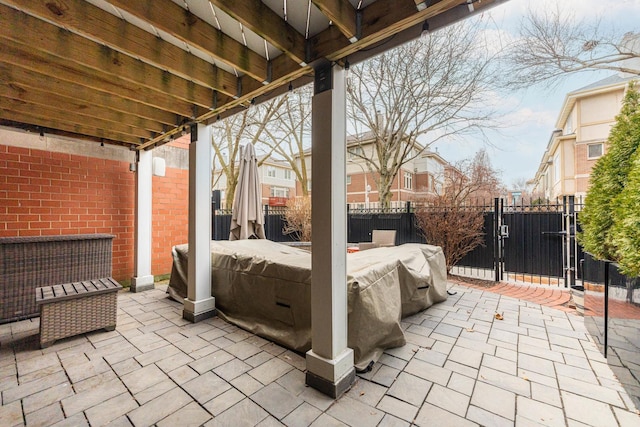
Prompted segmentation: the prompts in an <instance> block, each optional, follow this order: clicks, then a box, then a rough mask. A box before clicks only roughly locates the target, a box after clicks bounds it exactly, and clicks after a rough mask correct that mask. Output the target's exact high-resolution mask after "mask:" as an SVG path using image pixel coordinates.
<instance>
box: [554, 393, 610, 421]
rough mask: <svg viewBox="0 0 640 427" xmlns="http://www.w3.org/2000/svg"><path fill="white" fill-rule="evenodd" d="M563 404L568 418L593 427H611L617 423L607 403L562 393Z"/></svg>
mask: <svg viewBox="0 0 640 427" xmlns="http://www.w3.org/2000/svg"><path fill="white" fill-rule="evenodd" d="M561 394H562V402H563V403H564V412H565V414H566V416H567V418H571V419H573V420H576V421H579V422H582V423H585V424H587V425H589V426H593V427H610V426H615V425H617V421H616V419H615V417H614V416H613V412H611V408H610V407H609V405H607V404H606V403H603V402H600V401H597V400H593V399H587V398H586V397H582V396H578V395H576V394H573V393H568V392H566V391H562V392H561Z"/></svg>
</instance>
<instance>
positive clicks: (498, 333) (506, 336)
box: [489, 328, 518, 345]
mask: <svg viewBox="0 0 640 427" xmlns="http://www.w3.org/2000/svg"><path fill="white" fill-rule="evenodd" d="M489 337H490V338H492V339H494V340H497V341H502V342H505V343H508V344H516V345H517V344H518V334H516V333H514V332H509V331H503V330H500V329H496V328H492V329H491V333H489Z"/></svg>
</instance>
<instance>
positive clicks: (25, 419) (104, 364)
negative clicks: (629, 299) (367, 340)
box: [0, 284, 640, 427]
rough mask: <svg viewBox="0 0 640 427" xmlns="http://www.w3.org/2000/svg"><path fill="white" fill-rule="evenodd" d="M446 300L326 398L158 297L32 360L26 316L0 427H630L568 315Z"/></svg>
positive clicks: (10, 356)
mask: <svg viewBox="0 0 640 427" xmlns="http://www.w3.org/2000/svg"><path fill="white" fill-rule="evenodd" d="M451 290H452V291H454V292H456V294H455V295H452V296H450V297H449V299H448V300H447V301H446V302H444V303H441V304H437V305H435V306H433V307H431V308H429V309H427V310H426V311H424V312H422V313H419V314H418V315H415V316H412V317H410V318H406V319H404V322H403V325H404V327H405V329H406V338H407V341H408V343H407V345H405V346H403V347H400V348H396V349H390V350H387V351H386V352H385V354H384V355H383V357H382V358H381V359H380V361H379V362H378V363H376V364H375V365H374V367H373V369H372V370H371V371H370V372H368V373H365V374H359V375H358V377H357V380H356V383H355V384H354V385H353V387H352V388H351V390H349V392H347V393H346V394H345V395H344V396H343V397H342V398H341V399H339V400H337V401H334V400H332V399H330V398H328V397H326V396H324V395H322V394H320V393H318V392H317V391H315V390H314V389H312V388H309V387H306V386H305V384H304V368H305V361H304V358H303V357H302V356H300V355H298V354H296V353H293V352H291V351H288V350H286V349H284V348H282V347H280V346H278V345H276V344H273V343H270V342H269V341H267V340H265V339H262V338H260V337H257V336H254V335H252V334H249V333H247V332H245V331H243V330H241V329H238V328H237V327H235V326H233V325H230V324H228V323H225V322H224V321H222V320H221V319H218V318H214V319H209V320H206V321H204V322H201V323H197V324H191V323H188V322H186V321H185V320H183V319H182V307H181V305H180V304H178V303H176V302H174V301H172V300H170V299H168V298H167V295H166V294H165V292H164V291H165V287H163V286H160V287H158V288H157V289H155V290H153V291H148V292H144V293H140V294H132V293H129V292H122V293H121V294H120V295H119V306H118V327H117V329H116V330H115V331H112V332H94V333H90V334H87V335H83V336H79V337H76V338H71V339H66V340H62V341H60V342H58V343H56V344H55V345H53V346H52V347H50V348H47V349H45V350H40V349H39V348H38V346H37V330H38V320H37V319H33V320H27V321H22V322H16V323H11V324H6V325H0V392H1V395H2V406H0V426H14V425H25V424H26V425H28V426H45V425H58V426H83V425H91V426H99V425H107V424H109V425H113V426H131V425H134V426H150V425H157V426H178V425H179V426H188V425H207V426H254V425H260V426H271V425H283V424H284V425H288V426H309V425H312V426H341V425H350V426H407V425H419V426H474V425H487V426H503V425H504V426H513V425H516V426H523V427H527V426H539V425H544V426H571V427H573V426H575V427H578V426H607V427H609V426H616V425H620V426H640V417H639V416H638V414H637V411H636V407H635V406H634V402H633V401H632V399H631V398H630V397H629V395H628V394H627V393H626V392H625V390H624V389H623V388H622V386H621V384H620V382H619V380H618V379H617V378H616V376H615V375H614V374H613V372H612V370H611V368H610V367H609V365H607V363H606V360H605V359H604V358H603V356H602V355H601V353H600V352H599V351H598V350H597V348H596V346H595V344H594V343H593V342H592V339H591V338H590V337H589V336H588V335H587V333H586V332H585V328H584V323H583V318H582V317H580V316H578V315H576V314H574V313H572V312H567V311H564V310H558V309H555V308H551V307H548V306H544V305H542V306H541V305H540V304H538V303H533V302H528V301H525V300H523V299H516V298H513V297H510V296H505V295H501V294H499V293H494V292H489V291H486V290H482V289H474V288H471V287H466V286H463V285H460V284H456V285H453V287H452V289H451ZM496 313H499V314H500V316H501V317H502V320H499V319H497V318H496ZM500 316H498V317H500Z"/></svg>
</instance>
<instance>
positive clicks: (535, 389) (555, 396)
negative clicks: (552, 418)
mask: <svg viewBox="0 0 640 427" xmlns="http://www.w3.org/2000/svg"><path fill="white" fill-rule="evenodd" d="M531 398H532V399H534V400H537V401H538V402H543V403H548V404H549V405H553V406H557V407H559V408H561V407H562V400H561V399H560V390H558V389H557V388H556V387H549V386H547V385H543V384H538V383H536V382H532V383H531Z"/></svg>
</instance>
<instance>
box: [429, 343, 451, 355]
mask: <svg viewBox="0 0 640 427" xmlns="http://www.w3.org/2000/svg"><path fill="white" fill-rule="evenodd" d="M452 348H453V344H450V343H447V342H442V341H436V343H435V344H434V345H432V346H431V350H433V351H437V352H438V353H442V354H445V355H448V354H449V353H450V352H451V349H452Z"/></svg>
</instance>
